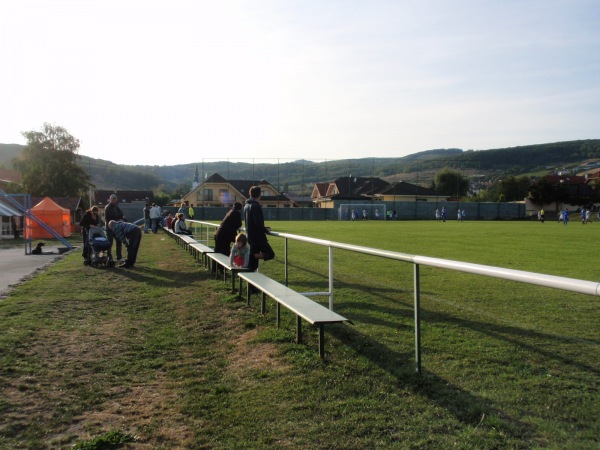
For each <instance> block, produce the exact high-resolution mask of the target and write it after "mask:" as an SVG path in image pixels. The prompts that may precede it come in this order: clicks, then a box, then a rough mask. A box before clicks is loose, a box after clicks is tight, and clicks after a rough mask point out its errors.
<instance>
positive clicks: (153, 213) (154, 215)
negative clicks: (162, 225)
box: [150, 203, 162, 234]
mask: <svg viewBox="0 0 600 450" xmlns="http://www.w3.org/2000/svg"><path fill="white" fill-rule="evenodd" d="M161 213H162V211H161V209H160V206H158V205H157V204H156V203H152V207H151V208H150V222H151V223H152V232H153V233H154V234H156V231H157V230H158V222H159V221H160V215H161Z"/></svg>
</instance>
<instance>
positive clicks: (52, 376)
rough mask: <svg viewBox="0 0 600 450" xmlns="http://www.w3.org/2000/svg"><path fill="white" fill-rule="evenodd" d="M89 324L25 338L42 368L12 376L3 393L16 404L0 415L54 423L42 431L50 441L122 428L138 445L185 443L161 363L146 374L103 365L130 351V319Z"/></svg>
mask: <svg viewBox="0 0 600 450" xmlns="http://www.w3.org/2000/svg"><path fill="white" fill-rule="evenodd" d="M79 325H81V324H79ZM90 325H91V324H90ZM93 325H94V326H90V327H83V328H81V327H78V328H77V329H76V330H54V331H45V332H43V333H42V334H40V335H38V336H37V338H36V339H35V341H34V342H32V343H24V345H23V348H22V355H23V358H24V359H25V360H30V361H32V362H31V364H32V367H37V370H38V371H39V372H38V373H26V372H28V370H19V372H25V373H24V374H23V375H20V376H15V377H11V378H10V385H9V386H7V387H6V388H5V389H4V390H3V392H2V396H3V398H4V400H5V401H6V402H7V403H8V404H12V405H18V407H16V408H13V409H12V410H13V412H11V413H7V414H6V415H5V421H6V422H7V423H11V428H12V429H13V430H17V429H26V428H27V427H29V426H31V424H32V423H35V422H38V423H43V424H55V425H54V426H53V429H52V430H40V431H39V432H43V433H44V435H45V436H44V441H45V442H47V443H53V445H65V444H69V445H72V444H73V443H74V442H75V441H76V440H89V439H91V438H94V437H96V436H99V435H101V434H104V433H106V432H108V431H111V430H123V431H124V432H125V433H129V434H132V435H134V436H135V437H136V443H135V448H156V442H157V441H156V439H157V438H158V439H159V441H160V442H161V445H165V446H166V447H168V448H178V447H177V446H182V447H180V448H184V447H185V443H186V442H188V443H189V442H191V439H192V438H193V432H192V431H191V429H190V428H189V427H188V425H187V424H186V420H185V418H184V417H183V416H182V415H181V413H180V410H179V408H178V400H179V399H178V389H177V387H176V386H174V384H173V382H172V381H171V380H169V379H168V378H167V377H166V375H165V373H164V372H162V371H160V370H156V371H154V373H153V375H152V379H151V380H149V381H141V380H139V379H136V378H138V377H136V374H128V373H122V374H120V373H110V372H108V373H107V371H105V370H104V369H103V368H105V367H107V365H108V366H110V361H111V360H112V358H114V357H115V355H119V353H120V352H124V351H128V350H127V346H126V344H124V343H125V342H127V338H126V337H125V336H124V331H125V330H126V329H127V327H126V325H127V324H126V323H125V320H122V319H120V318H112V319H110V320H104V321H102V322H101V323H94V324H93ZM46 426H47V425H46ZM2 429H3V427H2V426H0V430H2ZM3 431H6V430H3ZM149 435H151V436H152V442H153V443H152V444H151V443H148V441H147V436H149ZM146 443H147V445H146Z"/></svg>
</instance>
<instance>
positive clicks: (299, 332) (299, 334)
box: [296, 316, 302, 344]
mask: <svg viewBox="0 0 600 450" xmlns="http://www.w3.org/2000/svg"><path fill="white" fill-rule="evenodd" d="M301 343H302V319H301V318H300V316H296V344H301Z"/></svg>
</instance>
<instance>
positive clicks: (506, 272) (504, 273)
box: [201, 222, 600, 373]
mask: <svg viewBox="0 0 600 450" xmlns="http://www.w3.org/2000/svg"><path fill="white" fill-rule="evenodd" d="M201 223H202V225H205V226H207V236H208V230H209V228H208V227H209V226H211V227H216V226H218V225H215V224H212V223H210V222H201ZM269 235H270V236H276V237H280V238H283V239H284V240H285V242H284V249H285V250H284V267H285V284H286V285H287V284H288V240H295V241H301V242H307V243H310V244H314V245H319V246H323V247H327V249H328V254H329V270H328V273H329V276H328V279H329V290H328V291H327V292H304V293H302V294H303V295H307V296H310V295H323V296H328V297H329V309H331V310H333V280H334V276H333V273H334V270H333V269H334V267H333V249H340V250H347V251H351V252H357V253H362V254H365V255H371V256H377V257H381V258H388V259H393V260H396V261H402V262H407V263H411V264H413V266H414V277H413V278H414V320H415V359H416V371H417V372H418V373H421V287H420V286H421V282H420V266H428V267H437V268H440V269H447V270H454V271H457V272H464V273H470V274H475V275H483V276H487V277H493V278H500V279H503V280H508V281H516V282H519V283H526V284H533V285H538V286H544V287H549V288H553V289H562V290H565V291H569V292H575V293H579V294H586V295H593V296H600V283H599V282H596V281H586V280H579V279H575V278H567V277H559V276H555V275H546V274H541V273H536V272H527V271H523V270H515V269H505V268H502V267H494V266H487V265H483V264H473V263H466V262H461V261H453V260H449V259H442V258H431V257H427V256H418V255H410V254H407V253H400V252H393V251H389V250H380V249H376V248H371V247H363V246H360V245H352V244H344V243H341V242H335V241H329V240H324V239H317V238H311V237H307V236H300V235H296V234H290V233H278V232H275V231H271V232H269ZM207 239H208V237H207Z"/></svg>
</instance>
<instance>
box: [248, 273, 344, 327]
mask: <svg viewBox="0 0 600 450" xmlns="http://www.w3.org/2000/svg"><path fill="white" fill-rule="evenodd" d="M238 276H239V277H240V278H242V279H243V280H245V281H246V282H248V283H250V284H251V285H253V286H255V287H257V288H258V289H260V290H261V291H263V292H264V293H265V294H267V295H268V296H269V297H271V298H273V299H274V300H276V301H278V302H279V303H282V304H283V305H285V307H286V308H288V309H289V310H290V311H292V312H293V313H295V314H296V315H298V316H300V317H302V318H303V319H304V320H306V321H307V322H309V323H311V324H315V323H336V322H344V321H346V320H348V319H346V318H345V317H343V316H341V315H339V314H338V313H336V312H334V311H331V310H330V309H327V308H325V307H324V306H323V305H320V304H319V303H317V302H315V301H313V300H311V299H309V298H308V297H305V296H304V295H302V294H300V293H298V292H296V291H294V290H292V289H290V288H289V287H287V286H284V285H283V284H281V283H278V282H277V281H275V280H273V279H271V278H269V277H267V276H265V275H263V274H262V273H259V272H246V273H241V274H239V275H238Z"/></svg>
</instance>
